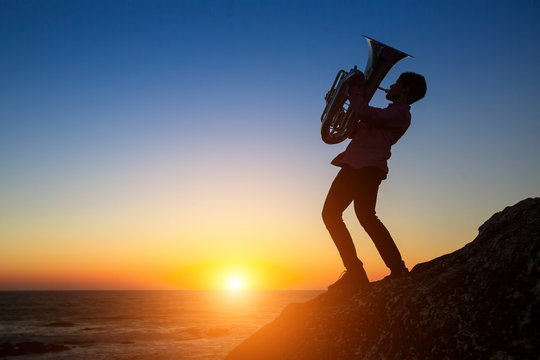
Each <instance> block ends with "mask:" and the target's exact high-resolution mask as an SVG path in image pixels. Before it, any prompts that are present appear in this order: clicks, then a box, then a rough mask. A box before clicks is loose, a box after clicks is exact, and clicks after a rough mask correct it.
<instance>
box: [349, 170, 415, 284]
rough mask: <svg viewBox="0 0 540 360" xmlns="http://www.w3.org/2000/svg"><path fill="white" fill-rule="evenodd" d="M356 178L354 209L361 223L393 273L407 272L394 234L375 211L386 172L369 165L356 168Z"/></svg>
mask: <svg viewBox="0 0 540 360" xmlns="http://www.w3.org/2000/svg"><path fill="white" fill-rule="evenodd" d="M355 178H356V182H357V184H358V185H357V186H356V187H355V189H356V190H357V191H356V193H355V194H354V211H355V212H356V216H357V217H358V220H359V221H360V224H361V225H362V227H363V228H364V230H365V231H366V232H367V233H368V235H369V237H370V238H371V240H372V241H373V243H375V247H376V248H377V250H378V251H379V254H380V255H381V257H382V259H383V261H384V263H385V264H386V266H388V268H390V270H391V271H392V273H393V274H395V275H397V274H402V273H406V272H407V271H408V270H407V268H406V267H405V263H404V262H403V260H402V258H401V254H400V253H399V250H398V248H397V246H396V244H395V242H394V240H393V239H392V236H391V235H390V233H389V232H388V230H387V229H386V227H385V226H384V224H383V223H382V222H381V221H380V220H379V218H378V217H377V215H376V213H375V206H376V203H377V192H378V190H379V185H380V183H381V181H382V179H383V178H384V173H382V172H381V171H380V170H379V169H377V168H372V167H368V168H363V169H358V170H355Z"/></svg>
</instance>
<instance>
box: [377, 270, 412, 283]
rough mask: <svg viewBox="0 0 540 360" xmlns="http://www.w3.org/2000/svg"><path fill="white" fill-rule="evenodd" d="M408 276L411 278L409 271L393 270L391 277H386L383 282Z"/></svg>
mask: <svg viewBox="0 0 540 360" xmlns="http://www.w3.org/2000/svg"><path fill="white" fill-rule="evenodd" d="M406 276H409V269H407V268H402V269H399V270H393V271H392V272H391V273H390V275H388V276H385V277H384V279H383V280H386V279H399V278H404V277H406Z"/></svg>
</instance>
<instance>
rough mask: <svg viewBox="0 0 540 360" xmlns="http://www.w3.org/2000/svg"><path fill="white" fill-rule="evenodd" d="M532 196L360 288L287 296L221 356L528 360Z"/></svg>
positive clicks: (535, 330)
mask: <svg viewBox="0 0 540 360" xmlns="http://www.w3.org/2000/svg"><path fill="white" fill-rule="evenodd" d="M539 255H540V198H529V199H525V200H523V201H521V202H519V203H518V204H516V205H514V206H511V207H507V208H506V209H504V210H503V211H501V212H499V213H496V214H494V215H493V216H492V217H491V218H490V219H489V220H488V221H486V222H485V223H484V224H483V225H482V226H481V227H480V228H479V234H478V236H477V237H476V239H474V241H472V242H471V243H469V244H467V245H466V246H464V247H463V248H461V249H459V250H457V251H455V252H453V253H451V254H447V255H444V256H441V257H439V258H436V259H433V260H431V261H429V262H426V263H422V264H418V265H416V266H415V267H414V268H413V269H412V271H411V275H410V276H409V277H407V278H403V279H396V280H382V281H378V282H375V283H372V287H371V289H370V290H369V291H367V292H363V293H357V294H354V295H352V296H347V297H339V296H337V297H336V296H333V295H329V294H327V293H324V294H322V295H320V296H318V297H317V298H315V299H313V300H311V301H309V302H306V303H302V304H291V305H289V306H287V307H286V308H285V309H284V310H283V312H282V313H281V314H280V315H279V316H278V317H277V318H276V320H274V321H273V322H272V323H270V324H268V325H266V326H264V327H263V328H261V329H260V330H259V331H257V332H256V333H255V334H254V335H252V336H251V337H250V338H248V339H247V340H245V341H244V342H243V343H242V344H240V345H239V346H238V347H236V348H235V349H234V350H233V351H232V352H231V353H230V354H229V355H228V356H227V357H226V360H247V359H249V360H252V359H258V360H264V359H279V360H286V359H295V360H302V359H306V360H308V359H309V360H316V359H332V360H337V359H347V360H349V359H538V358H539V357H540V345H539V344H540V331H539V329H540V326H539V319H540V316H539V310H540V276H539V275H540V266H539V265H540V261H539Z"/></svg>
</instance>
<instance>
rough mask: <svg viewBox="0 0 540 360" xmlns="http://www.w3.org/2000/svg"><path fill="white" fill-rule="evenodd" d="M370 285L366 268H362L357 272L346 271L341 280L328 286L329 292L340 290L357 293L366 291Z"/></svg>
mask: <svg viewBox="0 0 540 360" xmlns="http://www.w3.org/2000/svg"><path fill="white" fill-rule="evenodd" d="M368 285H369V279H368V277H367V275H366V272H365V270H364V268H360V269H359V270H356V271H350V270H345V271H344V272H343V273H341V276H340V277H339V279H338V280H337V281H336V282H335V283H333V284H332V285H330V286H328V291H329V292H334V291H338V290H348V291H355V290H360V289H365V288H367V287H368Z"/></svg>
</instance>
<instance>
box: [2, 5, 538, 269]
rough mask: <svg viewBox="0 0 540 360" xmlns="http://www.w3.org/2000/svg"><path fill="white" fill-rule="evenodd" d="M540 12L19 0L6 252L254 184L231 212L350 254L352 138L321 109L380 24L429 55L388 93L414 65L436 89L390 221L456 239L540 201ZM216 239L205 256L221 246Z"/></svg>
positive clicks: (10, 70)
mask: <svg viewBox="0 0 540 360" xmlns="http://www.w3.org/2000/svg"><path fill="white" fill-rule="evenodd" d="M539 10H540V4H539V3H538V2H537V1H515V2H509V1H431V2H429V1H408V2H401V1H310V2H305V1H292V2H280V1H257V2H255V1H212V2H208V1H160V2H152V1H46V2H45V1H24V2H22V1H1V2H0V26H1V27H0V39H1V46H2V51H1V52H0V78H1V79H2V81H1V82H0V166H1V168H2V172H1V173H0V199H2V200H1V201H0V203H1V204H0V215H1V217H2V220H0V225H2V226H1V228H3V230H2V229H1V228H0V237H1V239H0V241H1V242H2V243H3V244H2V247H4V246H8V248H9V249H10V251H9V256H18V255H20V254H21V252H22V251H23V250H22V248H18V247H17V246H15V245H13V244H15V243H20V242H21V241H22V240H21V239H25V240H24V241H26V242H28V243H32V244H36V247H37V248H45V247H47V240H35V239H34V240H33V238H32V235H31V234H29V233H26V232H24V231H23V230H21V229H22V228H33V229H38V230H39V229H43V230H44V231H45V230H47V231H50V232H51V233H50V234H51V237H53V238H54V237H55V236H54V231H53V230H51V229H53V228H54V227H55V226H56V227H60V226H62V225H63V224H73V223H74V222H75V223H77V224H84V222H85V221H84V219H88V218H90V217H91V218H92V219H93V220H92V221H93V223H94V224H98V225H96V226H101V225H103V226H105V225H104V224H106V223H107V224H108V221H111V222H112V224H113V225H111V228H115V227H121V226H123V225H124V226H125V225H126V224H130V223H132V222H137V221H138V220H140V219H142V218H145V217H147V216H150V217H152V216H153V215H152V214H156V215H154V216H155V217H156V218H158V217H159V218H161V219H162V218H164V217H165V218H166V217H167V215H165V214H167V213H169V214H170V216H171V219H170V223H167V224H163V223H161V222H159V221H161V220H156V221H158V223H157V224H158V225H159V226H164V227H166V226H168V225H170V224H171V223H173V222H174V220H173V218H174V217H175V216H178V217H179V218H181V217H182V216H184V218H185V219H189V222H190V223H192V222H193V221H195V222H197V221H201V222H202V223H203V224H212V221H211V220H204V219H216V218H218V217H220V216H221V215H222V213H221V212H219V211H218V210H216V209H221V211H227V210H226V209H227V204H230V203H232V202H236V201H237V199H238V194H244V195H246V196H247V199H244V200H243V201H241V202H240V204H239V205H238V206H239V207H240V208H242V209H243V210H241V211H238V213H237V212H236V211H232V212H231V214H230V217H231V218H230V219H229V223H231V222H234V221H235V220H234V219H242V218H243V217H244V216H246V214H245V211H247V210H245V209H246V208H249V209H251V210H250V211H252V212H256V213H257V212H260V214H261V217H262V218H268V221H267V222H266V223H265V222H264V221H260V222H257V224H259V225H260V229H261V231H270V230H269V229H274V230H275V231H276V236H280V235H281V236H283V234H286V233H287V232H290V231H291V228H294V227H295V226H296V228H295V230H294V233H295V234H302V233H303V229H305V232H304V235H303V236H302V235H298V236H299V237H300V238H301V239H300V240H299V241H298V245H297V247H295V246H294V245H291V246H292V248H291V252H293V253H294V252H295V251H298V252H301V251H302V249H303V248H305V247H306V246H310V245H311V243H310V241H315V242H316V244H322V243H324V244H325V245H317V246H316V249H317V250H316V252H317V253H319V252H320V253H321V254H322V253H324V252H325V251H334V250H333V249H331V248H330V246H331V244H327V242H329V238H327V234H326V233H325V230H324V228H323V226H322V222H321V220H320V207H321V205H322V202H323V200H324V197H325V195H326V191H327V189H328V187H329V185H330V182H331V180H332V178H333V176H335V173H336V168H334V167H332V166H330V165H329V162H330V160H331V159H332V158H333V157H334V156H335V155H336V154H337V153H339V152H340V151H342V150H343V148H344V147H345V145H346V143H342V144H339V145H334V146H329V145H326V144H324V143H323V142H322V141H321V140H320V135H319V127H320V121H319V119H320V114H321V112H322V109H323V108H324V100H323V97H324V94H325V93H326V91H328V89H329V87H330V85H331V82H332V81H333V79H334V76H335V74H336V72H337V70H339V69H340V68H345V69H349V68H351V67H352V66H354V65H358V66H359V68H361V69H363V68H364V65H365V63H366V60H367V55H368V46H367V43H366V41H365V40H364V39H363V38H362V35H368V36H370V37H373V38H375V39H377V40H379V41H381V42H384V43H387V44H389V45H392V46H394V47H396V48H398V49H400V50H402V51H404V52H406V53H409V54H411V55H413V56H414V58H409V59H405V60H403V61H401V62H400V63H398V64H397V65H396V66H395V67H394V68H393V69H392V70H391V71H390V73H389V74H388V76H387V78H386V79H385V80H384V81H383V85H384V86H389V85H390V84H391V83H392V81H393V80H395V79H396V78H397V76H398V75H399V74H400V73H401V72H403V71H415V72H419V73H421V74H423V75H424V76H425V77H426V79H427V83H428V93H427V95H426V97H425V99H424V100H422V101H420V102H419V103H418V104H415V105H414V106H413V109H412V115H413V122H412V126H411V128H410V130H409V131H408V132H407V134H406V135H405V136H404V137H403V138H402V140H400V142H399V143H398V144H397V145H396V146H395V147H394V149H393V153H394V154H393V157H392V159H391V160H390V163H389V165H390V175H389V179H388V180H387V181H386V182H385V183H384V185H383V186H382V188H381V194H380V200H379V208H378V209H379V214H381V217H382V218H383V220H384V219H385V218H388V219H389V220H388V221H385V222H388V223H390V224H388V225H390V226H389V227H390V228H392V227H393V228H394V229H396V230H395V232H401V233H403V234H405V235H404V237H405V238H407V239H414V238H418V239H419V240H418V243H417V244H414V246H413V245H411V246H412V247H413V248H424V249H427V250H425V252H417V251H416V252H414V253H413V251H412V250H411V253H410V254H407V250H404V252H405V254H406V255H408V256H409V257H410V258H411V259H412V261H421V260H428V259H429V258H430V257H433V256H438V255H440V254H442V253H445V252H448V251H452V250H455V249H456V248H458V247H460V246H461V245H463V244H465V243H466V242H468V241H470V240H472V237H474V235H475V232H476V228H477V227H478V226H479V225H480V224H481V223H482V222H483V221H484V220H486V219H487V217H488V216H489V215H491V214H492V213H493V212H495V211H499V210H501V209H502V208H503V207H504V206H507V205H511V204H513V203H515V202H517V201H519V200H521V199H523V198H526V197H530V196H538V195H539V190H540V162H539V161H538V159H539V155H540V145H539V144H540V122H539V115H540V105H539V104H540V101H539V100H540V99H539V95H538V94H540V69H539V67H538V64H539V62H540V42H539V41H538V39H539V36H540V23H539V22H538V14H539V13H540V12H539ZM385 104H386V101H385V100H384V97H383V96H382V95H381V94H378V95H376V96H375V97H374V99H373V100H372V105H375V106H381V107H382V106H385ZM200 199H203V200H200ZM249 199H251V202H250V201H249ZM199 200H200V202H199ZM175 203H176V205H172V204H175ZM163 204H168V205H163ZM216 204H218V205H217V206H216ZM127 209H130V210H129V211H130V214H131V215H129V216H127V215H122V214H124V213H125V212H126V211H127ZM133 209H135V210H133ZM194 209H195V210H194ZM197 209H198V210H197ZM224 209H225V210H224ZM276 213H279V214H280V216H281V217H280V216H278V215H276V216H275V218H274V217H272V216H270V217H269V216H268V214H276ZM111 218H112V219H113V220H111ZM292 219H295V220H294V221H293V220H292ZM351 219H352V217H351ZM351 219H349V220H351ZM186 221H188V220H186ZM237 221H238V222H239V225H238V226H239V227H241V224H240V223H241V220H237ZM180 222H181V221H180ZM158 225H156V226H158ZM73 226H74V225H73ZM86 226H90V225H88V224H86ZM276 229H277V230H276ZM279 229H281V230H279ZM308 229H309V230H308ZM36 231H37V230H36ZM81 231H82V230H81ZM353 231H355V232H357V233H358V234H360V233H361V230H360V229H359V228H355V229H353ZM225 232H226V231H225ZM74 234H75V235H73V237H74V238H76V236H77V234H78V233H76V232H75V233H74ZM232 234H233V230H231V234H230V236H231V237H233V235H232ZM314 234H317V235H314ZM171 236H172V235H171ZM359 236H360V235H359ZM362 236H363V235H362ZM60 237H61V238H65V239H66V240H65V241H73V238H69V236H67V235H66V236H60ZM180 238H181V239H180ZM313 238H316V239H315V240H313ZM70 239H71V240H70ZM310 239H311V240H310ZM430 239H437V241H435V242H430ZM148 241H149V242H150V240H148ZM176 241H178V242H180V243H183V244H185V245H186V246H192V245H193V243H194V241H193V240H192V239H191V238H189V237H187V236H179V237H178V238H177V240H176ZM411 241H412V240H411ZM158 243H159V242H158ZM196 243H198V244H200V247H201V248H200V250H199V251H198V252H197V251H196V250H193V251H195V253H196V254H203V253H205V251H206V250H205V249H207V248H208V247H212V246H213V244H212V241H211V240H210V239H206V240H204V241H202V240H201V242H196ZM7 244H9V245H7ZM288 244H289V243H286V244H285V243H284V246H286V245H288ZM158 246H160V245H159V244H158ZM162 246H163V247H166V242H165V243H163V244H162ZM197 246H199V245H195V247H197ZM237 246H238V247H239V248H243V247H245V246H246V244H244V243H241V242H240V243H238V244H237ZM369 246H371V245H369ZM401 247H404V248H406V245H405V244H404V245H403V246H401ZM361 250H362V249H361ZM365 251H366V252H369V251H372V250H369V249H365ZM420 253H421V255H419V254H420ZM332 255H335V254H332ZM6 256H7V255H6ZM194 256H195V257H197V256H200V257H202V255H194ZM379 265H380V264H379ZM373 266H375V265H373ZM377 266H378V265H377Z"/></svg>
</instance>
